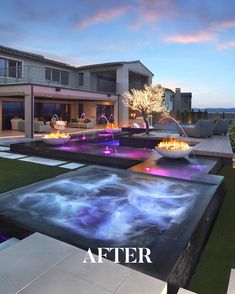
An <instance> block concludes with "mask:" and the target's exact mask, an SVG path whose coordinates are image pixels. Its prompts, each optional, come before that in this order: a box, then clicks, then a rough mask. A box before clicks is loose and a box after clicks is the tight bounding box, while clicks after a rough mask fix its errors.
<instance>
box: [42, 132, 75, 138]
mask: <svg viewBox="0 0 235 294" xmlns="http://www.w3.org/2000/svg"><path fill="white" fill-rule="evenodd" d="M68 137H69V134H65V133H50V134H49V135H45V136H44V137H43V138H44V139H62V138H63V139H65V138H68Z"/></svg>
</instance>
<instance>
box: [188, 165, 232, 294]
mask: <svg viewBox="0 0 235 294" xmlns="http://www.w3.org/2000/svg"><path fill="white" fill-rule="evenodd" d="M220 175H222V176H224V177H225V187H226V191H227V194H226V196H225V199H224V202H223V204H222V207H221V209H220V212H219V214H218V217H217V220H216V222H215V225H214V227H213V230H212V233H211V235H210V237H209V240H208V242H207V244H206V246H205V249H204V251H203V253H202V255H201V259H200V262H199V264H198V266H197V268H196V272H195V274H194V275H193V278H192V280H191V283H190V285H189V289H190V290H191V291H194V292H196V293H199V294H226V293H227V287H228V282H229V276H230V270H231V268H235V169H232V168H231V166H226V167H224V168H223V169H222V170H221V171H220Z"/></svg>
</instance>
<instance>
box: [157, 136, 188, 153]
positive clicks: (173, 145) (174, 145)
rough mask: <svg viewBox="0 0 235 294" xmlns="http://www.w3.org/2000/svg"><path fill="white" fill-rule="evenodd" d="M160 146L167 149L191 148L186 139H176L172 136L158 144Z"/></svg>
mask: <svg viewBox="0 0 235 294" xmlns="http://www.w3.org/2000/svg"><path fill="white" fill-rule="evenodd" d="M158 147H159V148H162V149H167V150H189V149H190V147H189V144H188V143H187V142H185V141H180V140H176V139H174V138H171V139H169V140H163V141H162V142H160V143H159V144H158Z"/></svg>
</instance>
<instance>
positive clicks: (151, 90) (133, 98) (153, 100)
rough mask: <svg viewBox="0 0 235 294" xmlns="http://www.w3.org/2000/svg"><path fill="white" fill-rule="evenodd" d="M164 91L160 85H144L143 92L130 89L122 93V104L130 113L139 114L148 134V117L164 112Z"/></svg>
mask: <svg viewBox="0 0 235 294" xmlns="http://www.w3.org/2000/svg"><path fill="white" fill-rule="evenodd" d="M164 94H165V90H164V88H162V86H161V85H145V86H144V89H143V90H136V89H132V90H131V91H130V92H125V93H124V98H123V103H124V105H126V106H127V107H130V108H131V110H132V111H139V112H141V114H142V116H143V119H144V122H145V124H146V134H149V123H148V115H150V114H152V113H153V112H163V113H165V112H166V106H165V95H164Z"/></svg>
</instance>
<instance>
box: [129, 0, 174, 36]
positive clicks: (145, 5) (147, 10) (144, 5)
mask: <svg viewBox="0 0 235 294" xmlns="http://www.w3.org/2000/svg"><path fill="white" fill-rule="evenodd" d="M133 12H134V13H135V20H134V21H133V23H131V24H130V25H129V28H130V29H131V30H135V31H137V30H139V29H141V28H142V27H144V26H147V25H152V24H154V23H157V22H159V21H160V20H162V19H167V18H169V17H170V18H171V17H173V16H175V15H177V13H178V8H177V6H176V5H175V4H174V3H173V2H172V1H171V0H155V1H153V0H139V1H137V4H136V5H135V6H134V7H133Z"/></svg>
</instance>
